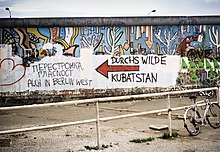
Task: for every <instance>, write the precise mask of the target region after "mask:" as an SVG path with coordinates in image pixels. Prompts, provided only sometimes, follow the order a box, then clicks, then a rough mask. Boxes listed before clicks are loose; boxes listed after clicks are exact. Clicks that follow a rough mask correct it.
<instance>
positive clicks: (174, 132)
mask: <svg viewBox="0 0 220 152" xmlns="http://www.w3.org/2000/svg"><path fill="white" fill-rule="evenodd" d="M177 137H179V133H178V132H177V131H172V136H170V133H169V132H168V131H166V132H164V133H163V135H162V136H161V138H162V139H170V138H177Z"/></svg>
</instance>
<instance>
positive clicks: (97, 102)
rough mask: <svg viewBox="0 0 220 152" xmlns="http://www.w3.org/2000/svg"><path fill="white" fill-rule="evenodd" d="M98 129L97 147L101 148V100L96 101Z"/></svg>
mask: <svg viewBox="0 0 220 152" xmlns="http://www.w3.org/2000/svg"><path fill="white" fill-rule="evenodd" d="M96 130H97V148H98V149H100V148H101V145H100V119H99V101H98V100H97V101H96Z"/></svg>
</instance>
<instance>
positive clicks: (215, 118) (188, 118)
mask: <svg viewBox="0 0 220 152" xmlns="http://www.w3.org/2000/svg"><path fill="white" fill-rule="evenodd" d="M200 95H202V96H205V99H204V100H203V101H198V102H196V99H197V96H190V99H191V100H193V101H194V104H193V105H191V106H190V107H189V108H187V110H186V111H185V113H184V127H185V128H186V130H187V131H188V133H189V134H190V135H192V136H196V135H198V134H199V133H200V132H201V126H205V124H206V122H208V124H209V125H210V126H211V127H212V128H214V129H216V128H219V127H220V106H219V104H218V103H213V102H211V101H210V99H211V98H212V97H213V96H214V94H213V92H209V93H207V92H200ZM200 103H205V109H203V110H204V114H203V116H202V117H201V115H200V113H199V109H198V104H200Z"/></svg>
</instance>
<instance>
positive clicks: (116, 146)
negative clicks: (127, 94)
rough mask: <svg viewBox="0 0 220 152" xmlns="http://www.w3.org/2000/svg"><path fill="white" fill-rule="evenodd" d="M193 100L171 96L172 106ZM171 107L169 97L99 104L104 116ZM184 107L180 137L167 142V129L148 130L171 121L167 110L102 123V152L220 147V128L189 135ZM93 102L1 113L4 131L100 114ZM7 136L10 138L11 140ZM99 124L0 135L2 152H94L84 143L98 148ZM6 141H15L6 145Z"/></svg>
mask: <svg viewBox="0 0 220 152" xmlns="http://www.w3.org/2000/svg"><path fill="white" fill-rule="evenodd" d="M189 104H191V101H190V100H188V98H172V99H171V106H172V107H177V106H185V105H189ZM166 107H167V101H166V99H153V100H151V101H148V100H136V101H127V102H108V103H101V104H100V117H107V116H114V115H121V114H127V113H133V112H141V111H148V110H156V109H163V108H166ZM183 112H184V111H183V110H181V111H175V112H173V120H172V126H173V129H174V130H176V131H177V132H178V133H179V134H180V137H179V138H176V139H173V140H164V139H161V138H158V137H161V136H162V135H163V131H154V130H151V129H149V126H150V125H152V124H153V125H167V124H168V121H167V115H166V114H165V113H159V114H151V115H146V116H140V117H132V118H125V119H119V120H112V121H108V122H102V123H101V143H102V144H104V145H105V147H107V148H104V149H103V150H102V151H103V152H105V151H106V152H128V151H132V152H142V151H146V152H147V151H158V152H161V151H164V152H165V151H170V150H171V149H172V151H174V152H181V151H182V152H196V151H214V152H215V151H216V152H218V151H220V129H212V128H211V127H209V126H206V127H204V128H202V132H201V134H199V136H196V137H191V136H188V133H187V132H186V130H185V128H184V127H183V121H182V120H181V119H177V116H178V115H179V116H181V115H182V114H183ZM95 116H96V113H95V105H94V104H89V105H86V104H81V105H74V106H62V107H61V106H52V107H48V108H33V109H22V110H10V111H0V130H9V129H16V128H25V127H33V126H40V125H49V124H57V123H63V122H70V121H78V120H85V119H93V118H95ZM148 137H152V138H154V140H153V141H151V142H146V143H132V142H129V141H130V140H132V139H137V138H148ZM6 139H8V141H7V140H6ZM96 139H97V138H96V126H95V124H94V123H91V124H83V125H75V126H69V127H62V128H55V129H47V130H41V131H32V132H25V133H17V134H9V135H0V143H1V141H2V142H3V141H4V142H5V144H0V145H1V146H0V151H2V152H14V151H16V152H19V151H21V152H32V151H33V152H41V151H42V152H45V151H49V152H56V151H57V152H68V151H69V152H70V151H74V152H75V151H89V150H87V149H86V148H85V146H89V147H93V146H96ZM7 142H11V144H10V145H7Z"/></svg>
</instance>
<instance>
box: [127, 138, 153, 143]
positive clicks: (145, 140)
mask: <svg viewBox="0 0 220 152" xmlns="http://www.w3.org/2000/svg"><path fill="white" fill-rule="evenodd" d="M153 140H154V137H148V138H137V139H132V140H130V141H129V142H134V143H144V142H150V141H153Z"/></svg>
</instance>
